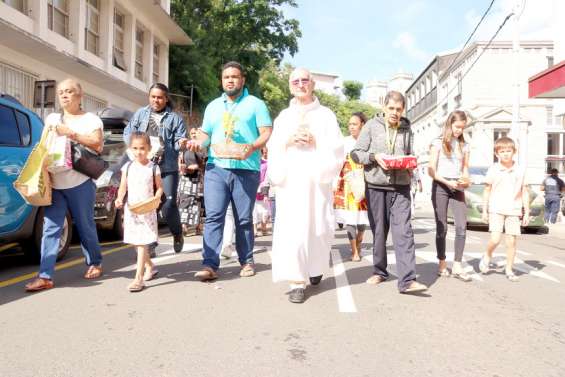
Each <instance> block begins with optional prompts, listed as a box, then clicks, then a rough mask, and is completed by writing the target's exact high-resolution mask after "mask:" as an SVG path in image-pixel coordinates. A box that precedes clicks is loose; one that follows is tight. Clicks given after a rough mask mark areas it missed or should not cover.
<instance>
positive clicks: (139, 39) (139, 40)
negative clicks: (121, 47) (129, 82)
mask: <svg viewBox="0 0 565 377" xmlns="http://www.w3.org/2000/svg"><path fill="white" fill-rule="evenodd" d="M144 34H145V33H144V31H143V29H142V28H141V27H140V26H139V25H137V26H136V28H135V71H134V73H135V77H136V78H137V79H138V80H141V81H143V38H144Z"/></svg>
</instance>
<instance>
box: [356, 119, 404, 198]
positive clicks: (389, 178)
mask: <svg viewBox="0 0 565 377" xmlns="http://www.w3.org/2000/svg"><path fill="white" fill-rule="evenodd" d="M413 143H414V137H413V134H412V130H411V129H410V121H409V120H408V119H406V118H401V119H400V126H399V128H398V133H397V136H396V143H395V145H394V151H393V153H392V154H393V155H395V156H407V155H410V154H412V147H413ZM381 153H385V154H390V153H389V151H388V148H387V142H386V129H385V123H384V119H383V118H378V117H376V118H373V119H371V120H369V121H368V122H367V124H365V126H364V127H363V129H362V130H361V134H360V135H359V138H358V139H357V143H356V144H355V147H354V148H353V150H352V151H351V158H352V159H353V161H355V162H356V163H358V164H363V165H365V181H366V182H367V186H368V187H372V188H382V189H389V190H390V189H393V188H394V186H407V185H410V180H411V177H410V171H409V170H383V169H382V168H381V167H380V166H379V164H377V162H376V161H375V159H374V155H377V154H381Z"/></svg>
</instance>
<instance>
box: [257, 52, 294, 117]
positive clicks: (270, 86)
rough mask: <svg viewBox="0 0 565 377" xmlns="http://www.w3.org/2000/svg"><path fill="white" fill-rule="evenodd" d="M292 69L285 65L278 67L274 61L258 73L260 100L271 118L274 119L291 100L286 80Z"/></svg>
mask: <svg viewBox="0 0 565 377" xmlns="http://www.w3.org/2000/svg"><path fill="white" fill-rule="evenodd" d="M292 70H293V67H292V66H291V65H290V64H288V63H287V64H285V65H284V66H283V67H280V66H279V65H278V64H277V63H276V62H275V61H274V60H273V61H271V62H270V63H269V64H268V65H267V66H266V67H265V68H263V69H262V70H261V72H260V73H259V89H260V93H261V98H263V100H264V101H265V102H266V104H267V107H268V108H269V112H270V113H271V117H273V119H274V118H276V117H277V116H278V115H279V113H280V112H281V111H282V110H283V109H284V108H286V107H288V103H289V100H290V98H291V95H290V88H289V86H288V78H289V76H290V73H291V72H292Z"/></svg>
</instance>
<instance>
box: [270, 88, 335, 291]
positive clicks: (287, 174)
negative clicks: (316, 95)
mask: <svg viewBox="0 0 565 377" xmlns="http://www.w3.org/2000/svg"><path fill="white" fill-rule="evenodd" d="M304 123H305V124H307V125H308V129H309V130H310V132H311V133H312V134H313V136H314V138H315V140H316V146H315V147H313V146H308V147H297V146H289V147H287V146H286V144H287V142H288V140H289V138H290V137H291V136H292V135H294V134H295V133H296V131H297V129H298V128H299V127H300V125H301V124H304ZM267 147H268V150H269V170H268V172H267V174H268V176H269V179H270V180H271V182H272V183H273V184H274V185H275V186H276V189H277V199H276V206H277V217H276V221H275V229H274V233H273V246H272V263H273V264H272V271H273V281H274V282H278V281H297V282H298V281H304V282H307V281H308V279H309V277H314V276H319V275H322V274H324V272H325V271H326V270H327V269H328V268H329V259H330V251H331V246H332V242H333V239H334V225H335V220H334V209H333V191H332V182H333V181H334V179H335V177H336V176H337V175H338V174H339V172H340V169H341V167H342V165H343V161H344V157H343V156H344V153H343V136H342V134H341V130H340V128H339V126H338V123H337V119H336V117H335V115H334V113H333V112H332V111H331V110H330V109H328V108H327V107H324V106H321V105H320V103H319V101H318V99H315V100H314V102H313V103H311V104H308V105H299V104H298V103H297V102H296V100H294V99H293V100H292V101H291V102H290V106H289V107H288V108H287V109H285V110H283V111H282V112H281V113H280V115H279V116H278V117H277V118H276V119H275V122H274V124H273V133H272V135H271V138H270V139H269V142H268V144H267Z"/></svg>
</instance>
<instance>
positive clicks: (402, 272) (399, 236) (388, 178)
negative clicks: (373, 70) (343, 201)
mask: <svg viewBox="0 0 565 377" xmlns="http://www.w3.org/2000/svg"><path fill="white" fill-rule="evenodd" d="M384 103H385V107H384V111H385V116H384V118H379V117H376V118H373V119H371V120H370V121H369V122H367V124H365V127H363V129H362V131H361V134H360V135H359V138H358V139H357V144H356V145H355V148H353V150H352V151H351V157H352V159H353V161H355V162H356V163H359V164H363V165H365V183H366V186H367V189H366V197H367V204H368V206H369V211H368V214H369V223H370V226H371V230H372V232H373V264H374V274H373V276H371V277H370V278H369V279H367V283H369V284H374V285H376V284H379V283H382V282H384V281H386V280H387V279H388V272H387V270H386V268H387V254H386V239H387V236H388V231H389V228H390V229H391V231H392V239H393V243H394V251H395V255H396V268H397V271H398V290H399V291H400V293H415V292H422V291H425V290H427V287H426V286H425V285H424V284H421V283H418V282H417V281H416V255H415V253H416V252H415V245H414V232H413V231H412V225H411V223H410V216H411V214H410V212H411V200H410V183H411V174H410V170H408V169H403V170H396V169H395V170H392V169H388V168H387V166H386V164H385V162H384V160H383V157H384V155H394V156H404V155H410V154H411V153H412V144H413V140H412V139H413V135H412V131H411V130H410V122H409V121H408V119H406V118H403V117H402V113H403V112H404V106H405V103H406V101H405V99H404V96H403V95H402V94H401V93H399V92H395V91H390V92H388V93H387V95H386V97H385V101H384Z"/></svg>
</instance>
